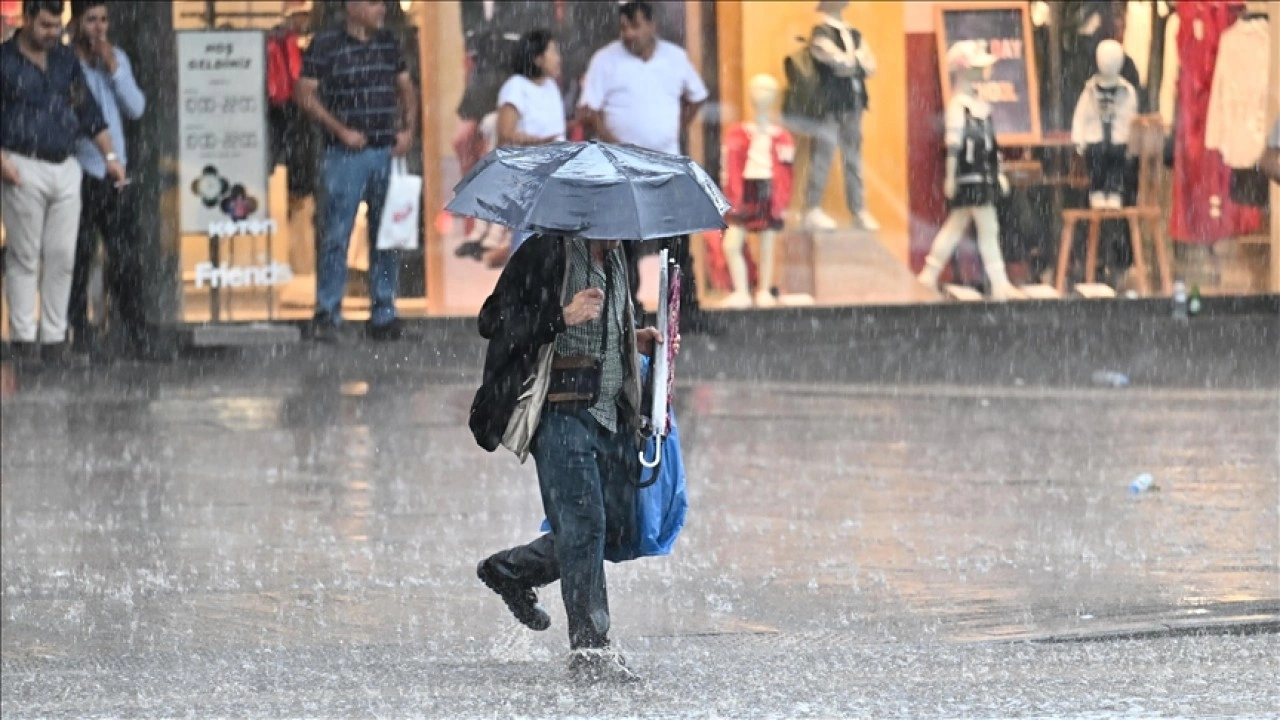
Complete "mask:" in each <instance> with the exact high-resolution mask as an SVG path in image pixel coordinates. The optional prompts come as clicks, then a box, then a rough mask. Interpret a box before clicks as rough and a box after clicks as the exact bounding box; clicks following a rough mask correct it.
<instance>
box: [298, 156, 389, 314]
mask: <svg viewBox="0 0 1280 720" xmlns="http://www.w3.org/2000/svg"><path fill="white" fill-rule="evenodd" d="M320 174H321V181H320V198H319V200H320V212H321V217H322V222H321V225H320V238H319V252H318V253H317V255H318V257H317V258H316V320H317V321H318V322H326V323H338V322H341V321H342V298H343V296H345V295H346V290H347V245H348V244H349V243H350V242H351V230H352V228H354V227H355V223H356V212H357V211H359V209H360V202H361V201H364V202H365V203H366V204H367V205H368V214H367V217H368V226H369V297H370V298H371V299H372V301H373V312H372V314H371V316H370V323H371V324H373V325H386V324H388V323H391V322H392V321H394V320H395V319H396V278H397V275H398V274H399V270H400V256H399V254H398V253H396V252H395V251H385V252H384V251H379V250H378V249H377V244H378V242H377V241H378V224H379V223H380V222H381V221H382V206H383V205H384V204H385V202H386V199H387V183H388V182H389V181H390V178H391V148H365V149H364V150H350V149H347V148H345V147H338V146H330V147H329V148H328V149H326V150H325V153H324V160H323V165H322V167H321V171H320Z"/></svg>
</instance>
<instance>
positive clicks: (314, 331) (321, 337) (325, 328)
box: [311, 318, 342, 345]
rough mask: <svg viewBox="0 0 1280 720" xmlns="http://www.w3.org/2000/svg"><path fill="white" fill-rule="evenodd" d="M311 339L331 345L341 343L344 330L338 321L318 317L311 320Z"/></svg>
mask: <svg viewBox="0 0 1280 720" xmlns="http://www.w3.org/2000/svg"><path fill="white" fill-rule="evenodd" d="M311 339H312V340H314V341H316V342H320V343H327V344H329V345H341V344H342V331H341V328H339V327H338V324H337V323H335V322H333V321H331V320H325V319H321V318H317V319H315V320H313V321H311Z"/></svg>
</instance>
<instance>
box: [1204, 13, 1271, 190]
mask: <svg viewBox="0 0 1280 720" xmlns="http://www.w3.org/2000/svg"><path fill="white" fill-rule="evenodd" d="M1270 52H1271V28H1270V27H1269V24H1268V22H1267V16H1266V15H1265V14H1260V13H1257V14H1249V13H1246V14H1245V15H1243V16H1241V18H1240V19H1239V20H1237V21H1236V23H1235V24H1234V25H1232V26H1231V27H1230V28H1227V31H1226V32H1224V33H1223V34H1222V39H1221V40H1220V41H1219V43H1218V62H1217V64H1216V65H1215V67H1214V71H1213V87H1212V89H1211V90H1210V92H1209V111H1208V118H1206V120H1205V147H1207V148H1209V149H1210V150H1217V151H1218V152H1219V153H1220V154H1221V155H1222V161H1223V163H1225V164H1226V166H1227V167H1229V168H1231V180H1230V193H1229V196H1230V198H1231V200H1232V201H1233V202H1236V203H1239V204H1241V205H1247V206H1253V207H1266V206H1267V205H1268V190H1267V179H1266V177H1264V176H1263V175H1262V173H1261V172H1260V171H1259V170H1258V167H1257V166H1258V159H1259V158H1261V157H1262V153H1263V152H1264V151H1265V149H1266V144H1267V119H1268V118H1267V97H1268V94H1269V90H1270V89H1269V88H1268V78H1267V74H1266V73H1260V72H1257V68H1260V67H1264V66H1265V65H1266V63H1267V59H1268V57H1269V55H1270Z"/></svg>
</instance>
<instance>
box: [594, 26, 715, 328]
mask: <svg viewBox="0 0 1280 720" xmlns="http://www.w3.org/2000/svg"><path fill="white" fill-rule="evenodd" d="M620 13H621V18H620V20H621V32H620V37H619V39H618V40H615V41H613V42H611V43H609V44H608V45H606V46H604V47H603V48H601V49H600V50H599V51H598V52H596V54H595V55H594V56H592V58H591V63H590V65H588V67H587V77H586V81H585V82H584V83H583V87H582V98H581V99H580V100H579V111H580V116H581V120H582V123H583V125H584V126H585V128H586V130H587V132H588V133H590V134H592V135H593V136H594V137H596V138H598V139H600V140H601V141H603V142H609V143H618V144H626V145H638V146H640V147H643V148H648V149H650V150H657V151H659V152H665V153H670V154H673V155H678V154H680V133H681V132H682V131H683V130H684V129H685V128H687V127H688V125H689V123H690V122H692V121H693V118H694V116H696V115H697V113H698V110H699V109H700V108H701V107H702V104H703V103H705V102H706V100H707V86H706V84H704V83H703V82H702V78H701V77H699V76H698V72H697V70H695V69H694V67H693V64H692V63H690V62H689V56H688V54H687V53H685V51H684V50H683V49H682V48H680V47H679V46H677V45H674V44H672V43H669V42H667V41H665V40H663V39H661V38H659V37H658V36H657V32H656V30H657V29H656V27H655V24H654V22H653V7H652V6H651V5H650V4H649V3H647V2H643V0H641V1H638V2H628V3H624V4H623V5H622V6H621V8H620ZM671 243H672V251H673V253H674V254H675V257H676V259H677V261H678V262H679V263H680V268H681V272H682V273H683V274H684V278H685V279H684V282H683V283H682V284H681V298H680V307H681V314H682V315H683V317H682V318H681V329H682V330H684V329H688V330H689V331H691V332H698V331H710V330H712V328H711V327H710V323H708V322H707V319H706V318H705V316H704V315H703V314H702V312H701V310H700V309H699V307H698V294H697V283H696V282H695V281H694V276H693V262H692V256H691V255H690V253H689V238H688V236H681V237H678V238H672V239H671ZM623 247H624V248H625V249H626V251H627V260H628V262H629V264H630V266H631V267H630V271H631V272H630V276H631V294H632V299H633V301H635V295H636V291H637V290H638V288H639V273H638V272H637V267H636V261H637V256H636V252H635V247H636V244H635V243H624V244H623ZM636 306H637V307H639V306H640V304H639V302H636Z"/></svg>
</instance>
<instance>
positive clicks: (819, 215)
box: [804, 207, 839, 230]
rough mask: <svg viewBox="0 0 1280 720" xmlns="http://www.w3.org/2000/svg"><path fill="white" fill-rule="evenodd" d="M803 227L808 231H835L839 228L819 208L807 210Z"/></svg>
mask: <svg viewBox="0 0 1280 720" xmlns="http://www.w3.org/2000/svg"><path fill="white" fill-rule="evenodd" d="M804 226H805V227H806V228H808V229H809V230H835V229H836V228H837V227H839V226H838V225H836V221H835V220H834V219H832V217H831V216H830V215H828V214H826V213H825V212H823V210H822V208H820V207H815V208H809V212H807V213H805V214H804Z"/></svg>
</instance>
